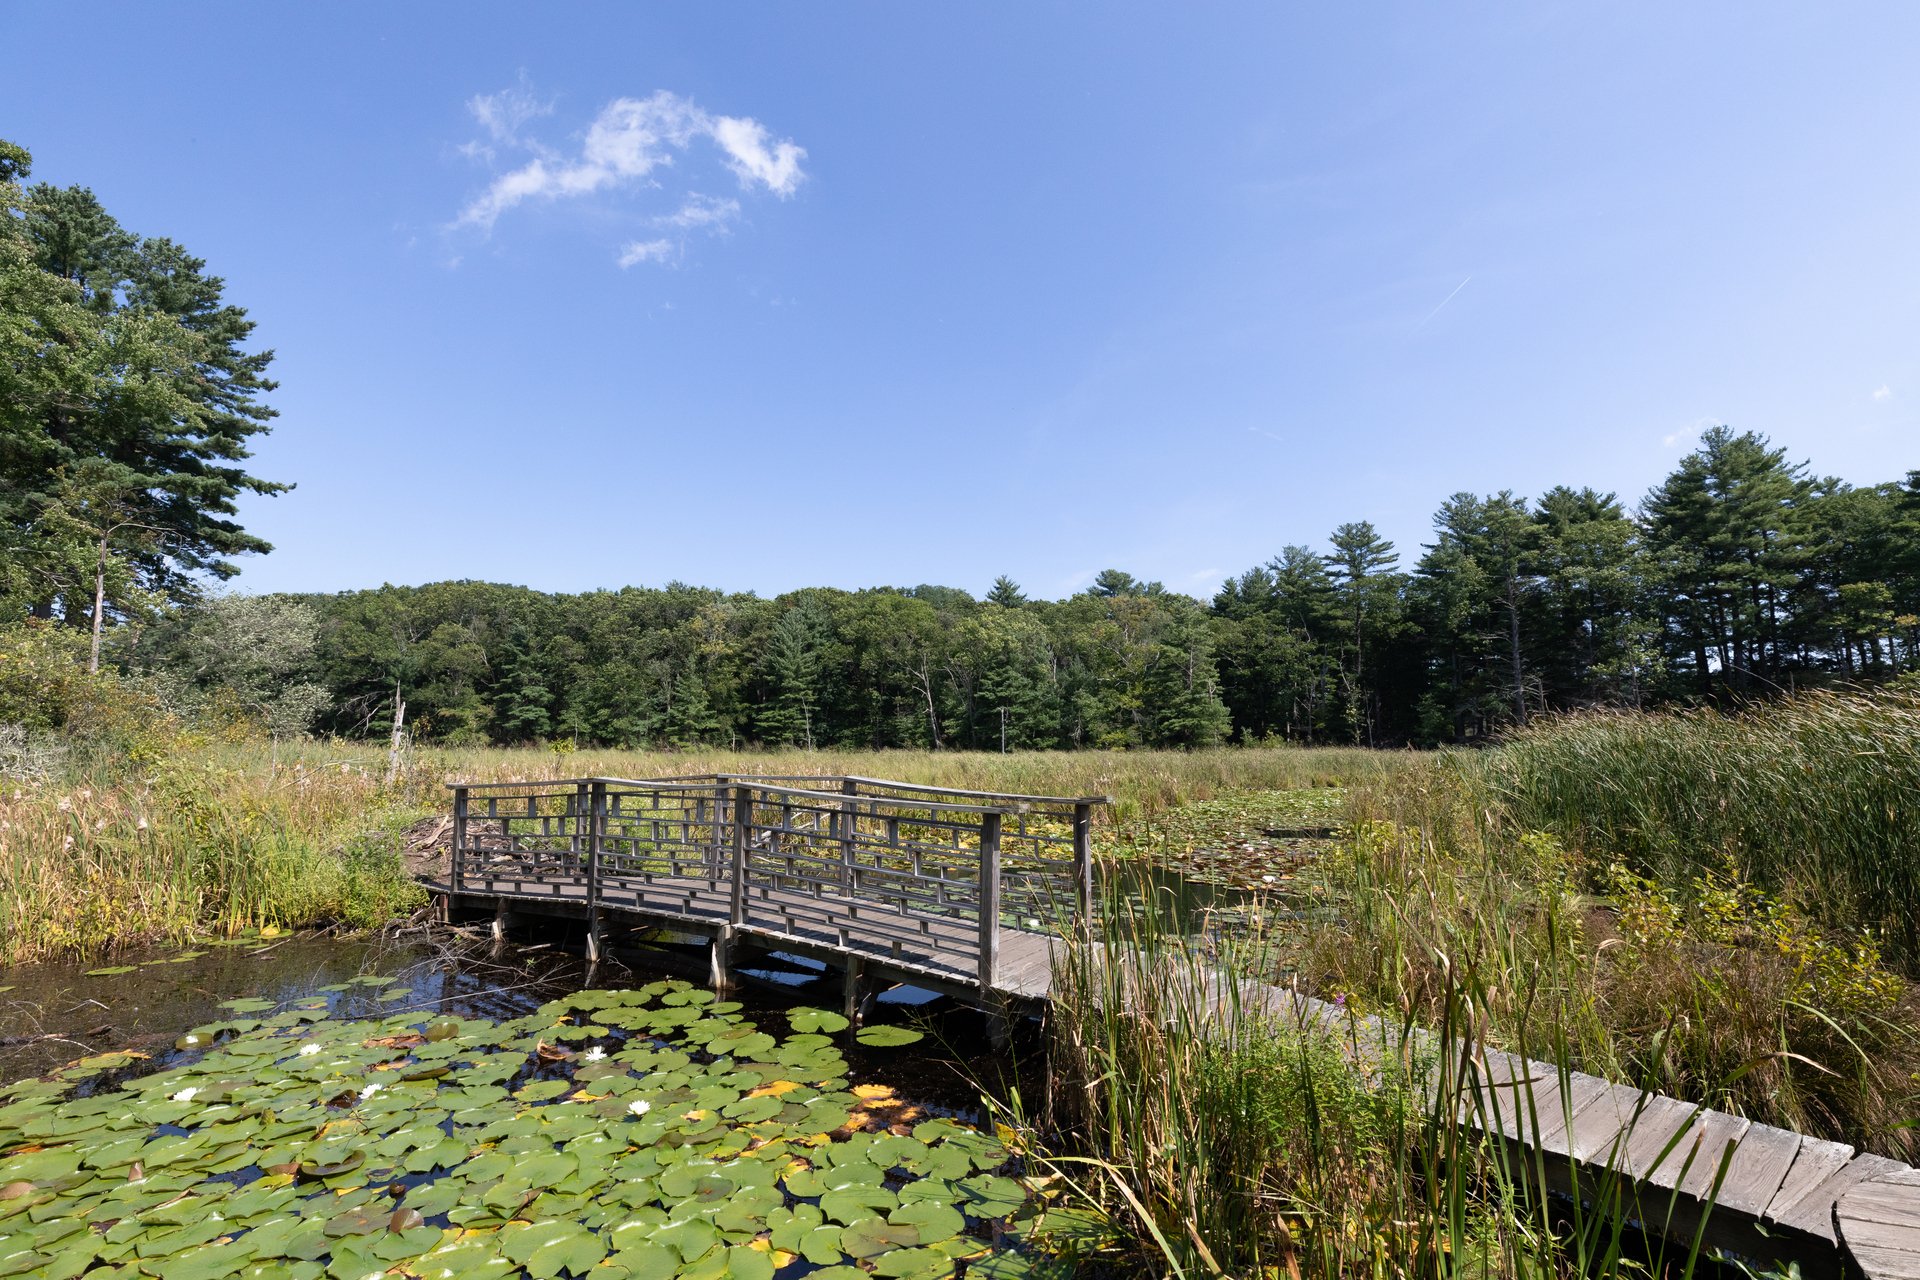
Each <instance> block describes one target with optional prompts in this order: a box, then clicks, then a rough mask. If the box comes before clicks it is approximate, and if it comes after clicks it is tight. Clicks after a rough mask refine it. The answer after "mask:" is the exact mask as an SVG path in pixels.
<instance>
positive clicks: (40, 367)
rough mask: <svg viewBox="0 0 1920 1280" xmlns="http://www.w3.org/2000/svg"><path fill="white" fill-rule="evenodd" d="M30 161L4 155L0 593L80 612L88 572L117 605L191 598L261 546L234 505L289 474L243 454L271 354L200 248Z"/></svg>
mask: <svg viewBox="0 0 1920 1280" xmlns="http://www.w3.org/2000/svg"><path fill="white" fill-rule="evenodd" d="M28 165H29V159H28V157H27V156H26V153H25V152H24V151H22V150H20V149H19V148H17V147H13V146H11V145H9V146H8V148H7V150H6V153H5V159H4V162H3V163H0V173H4V175H5V180H4V181H0V607H4V609H6V610H7V611H9V612H12V613H14V614H15V615H16V616H17V614H18V613H20V612H28V613H32V614H34V615H36V616H40V617H54V616H60V617H63V618H64V619H65V620H66V621H68V622H72V623H85V622H88V621H90V620H91V615H92V613H93V594H94V590H95V586H96V581H95V579H96V575H98V576H99V577H100V578H101V579H102V584H103V585H104V586H105V588H106V593H107V596H108V600H109V603H110V604H111V605H112V606H113V607H115V608H116V609H118V610H121V611H132V612H138V611H139V610H140V609H141V608H142V607H144V606H145V605H146V603H148V602H149V601H150V600H153V599H169V600H182V599H190V598H192V597H193V596H194V595H195V594H196V593H197V590H198V578H199V576H200V575H203V574H211V575H213V576H216V577H228V576H231V575H232V574H233V573H234V572H235V567H234V565H233V563H232V561H231V560H230V559H228V557H230V556H233V555H236V554H240V553H244V552H253V551H264V550H267V549H268V548H267V544H266V543H264V542H262V541H261V540H260V539H258V538H256V537H253V536H252V535H250V534H248V533H246V532H245V531H244V530H243V529H242V528H241V527H240V525H239V524H238V523H237V522H236V521H235V520H234V519H232V517H233V515H234V514H235V511H236V507H235V500H236V498H238V496H239V495H241V494H242V493H255V494H272V493H277V492H280V491H282V490H284V489H285V488H286V486H284V485H279V484H274V483H271V482H268V481H265V480H261V479H259V478H258V477H255V476H253V475H250V474H249V473H248V472H247V471H246V470H245V469H244V466H243V465H242V464H243V463H244V461H245V459H246V458H247V456H248V449H247V442H248V440H249V439H250V438H251V437H253V436H255V435H258V434H260V433H261V432H263V431H264V430H265V429H266V425H267V422H268V421H269V419H271V417H272V416H273V410H271V409H269V408H267V407H266V406H265V404H264V403H263V402H262V399H261V397H263V396H264V395H265V394H266V393H267V392H269V391H271V390H272V389H273V385H274V384H273V383H272V382H271V381H269V380H268V379H267V378H266V376H265V371H266V368H267V366H268V364H269V363H270V362H271V360H272V354H271V353H270V352H248V351H246V350H245V349H244V344H245V343H246V342H247V340H248V339H249V337H250V336H251V334H252V330H253V322H252V321H251V320H249V319H247V316H246V312H245V311H243V310H242V309H241V308H239V307H235V306H233V305H231V304H229V303H226V302H225V301H224V300H223V298H222V292H223V288H224V285H223V282H222V281H221V280H220V279H219V278H218V277H216V276H210V275H208V274H206V270H205V267H206V264H205V263H204V262H202V261H201V260H200V259H198V258H194V257H192V256H191V255H189V254H187V253H186V252H185V251H184V250H183V249H182V248H181V247H180V246H179V245H177V244H175V243H173V242H172V241H170V240H165V239H142V238H140V237H138V236H135V235H133V234H131V233H130V232H128V231H126V230H125V229H123V228H122V227H121V226H120V225H119V224H118V223H117V222H115V221H114V219H113V218H112V216H111V215H109V214H108V213H107V212H106V210H105V209H103V208H102V207H101V205H100V203H99V201H98V200H97V199H95V197H94V195H93V193H92V192H90V191H88V190H86V189H85V188H80V187H68V188H55V187H50V186H47V185H44V184H42V185H39V186H36V187H33V188H32V189H31V190H25V189H23V188H22V187H21V186H20V185H19V181H18V180H19V179H20V178H23V177H24V176H25V174H26V172H27V169H28Z"/></svg>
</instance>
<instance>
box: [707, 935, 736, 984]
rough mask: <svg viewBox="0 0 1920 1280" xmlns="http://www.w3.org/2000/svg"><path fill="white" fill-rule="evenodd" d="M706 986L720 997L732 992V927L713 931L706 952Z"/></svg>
mask: <svg viewBox="0 0 1920 1280" xmlns="http://www.w3.org/2000/svg"><path fill="white" fill-rule="evenodd" d="M707 985H708V986H710V987H712V988H713V989H714V990H715V991H718V992H720V993H721V994H722V995H724V994H726V993H727V992H729V991H732V990H733V926H732V925H730V924H723V925H721V926H720V927H719V928H718V929H716V930H714V933H713V941H712V942H711V943H710V944H709V946H708V950H707Z"/></svg>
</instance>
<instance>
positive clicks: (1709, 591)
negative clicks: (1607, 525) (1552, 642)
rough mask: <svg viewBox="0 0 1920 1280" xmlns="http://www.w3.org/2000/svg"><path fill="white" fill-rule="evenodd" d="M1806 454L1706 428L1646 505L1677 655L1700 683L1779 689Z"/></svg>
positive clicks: (1806, 487)
mask: <svg viewBox="0 0 1920 1280" xmlns="http://www.w3.org/2000/svg"><path fill="white" fill-rule="evenodd" d="M1811 492H1812V485H1811V482H1810V481H1809V480H1808V479H1807V477H1806V465H1805V464H1804V463H1789V462H1788V461H1787V457H1786V450H1784V449H1776V448H1774V447H1773V446H1772V445H1771V444H1770V443H1769V442H1768V441H1767V439H1766V437H1764V436H1760V435H1756V434H1754V433H1753V432H1751V431H1747V432H1742V433H1740V434H1739V435H1735V434H1734V432H1733V431H1732V430H1731V429H1730V428H1728V427H1725V426H1718V427H1713V428H1711V429H1709V430H1708V431H1707V432H1705V433H1704V434H1703V435H1702V436H1701V437H1700V447H1699V448H1698V449H1696V450H1694V451H1693V452H1692V453H1690V454H1688V455H1687V456H1686V457H1685V458H1683V459H1681V461H1680V465H1679V466H1678V467H1677V468H1675V470H1674V471H1673V473H1672V474H1671V475H1669V476H1668V477H1667V478H1666V480H1665V481H1663V482H1662V483H1661V484H1660V485H1659V486H1658V487H1656V488H1655V489H1654V490H1653V491H1652V492H1651V493H1649V494H1648V495H1647V498H1646V501H1645V502H1644V503H1643V504H1642V506H1641V518H1642V520H1643V522H1644V523H1645V526H1646V530H1647V538H1648V541H1649V543H1650V545H1651V547H1652V549H1653V551H1654V552H1655V555H1656V557H1657V558H1658V559H1659V561H1660V563H1661V570H1662V572H1661V587H1662V595H1663V597H1664V603H1665V606H1666V610H1667V618H1668V627H1669V633H1670V636H1671V640H1672V646H1673V649H1674V656H1675V658H1676V660H1677V661H1679V662H1681V663H1685V664H1688V665H1689V666H1690V667H1691V670H1692V672H1693V675H1694V679H1695V681H1696V684H1697V687H1698V688H1699V689H1700V691H1701V692H1703V693H1711V692H1715V691H1716V690H1719V691H1733V692H1745V691H1748V690H1751V689H1753V688H1754V687H1755V686H1756V685H1757V686H1760V687H1762V688H1767V689H1773V688H1777V687H1779V685H1778V681H1777V679H1776V677H1777V676H1779V675H1780V674H1781V673H1782V668H1783V665H1784V661H1785V659H1786V657H1787V653H1786V650H1785V647H1784V641H1785V639H1786V636H1785V633H1784V630H1783V625H1782V624H1783V622H1784V621H1785V606H1786V597H1787V593H1788V591H1789V590H1790V588H1791V587H1792V586H1793V583H1794V581H1795V578H1796V577H1797V575H1798V571H1799V568H1800V563H1801V557H1800V551H1801V548H1800V545H1799V536H1800V532H1801V530H1800V515H1801V510H1800V508H1801V506H1802V504H1804V502H1805V501H1806V500H1807V499H1808V498H1809V496H1810V495H1811Z"/></svg>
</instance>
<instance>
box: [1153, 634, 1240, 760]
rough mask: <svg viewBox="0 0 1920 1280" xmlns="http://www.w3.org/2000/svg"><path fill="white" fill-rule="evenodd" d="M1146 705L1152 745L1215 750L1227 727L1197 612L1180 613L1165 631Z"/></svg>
mask: <svg viewBox="0 0 1920 1280" xmlns="http://www.w3.org/2000/svg"><path fill="white" fill-rule="evenodd" d="M1146 701H1147V708H1148V712H1149V715H1150V718H1151V724H1152V731H1153V741H1154V745H1156V746H1168V747H1212V746H1218V745H1219V744H1220V743H1221V742H1223V741H1225V739H1226V736H1227V734H1228V732H1229V731H1230V730H1231V729H1232V728H1233V719H1232V716H1231V715H1230V714H1229V713H1228V711H1227V706H1226V704H1225V703H1224V702H1222V701H1221V700H1220V677H1219V673H1218V671H1217V670H1216V669H1215V666H1214V657H1213V634H1212V630H1211V628H1210V627H1209V626H1208V623H1207V619H1206V617H1205V616H1204V615H1203V614H1201V613H1200V612H1199V611H1198V610H1195V609H1192V608H1188V609H1184V610H1182V611H1180V613H1179V614H1178V615H1177V616H1176V617H1175V618H1174V620H1173V622H1172V624H1171V625H1170V626H1169V627H1168V628H1167V633H1166V635H1165V637H1164V638H1163V639H1162V641H1161V643H1160V645H1159V646H1158V651H1157V652H1156V654H1155V655H1154V659H1153V666H1152V667H1151V669H1150V670H1149V672H1148V675H1147V699H1146Z"/></svg>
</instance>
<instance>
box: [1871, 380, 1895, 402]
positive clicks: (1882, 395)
mask: <svg viewBox="0 0 1920 1280" xmlns="http://www.w3.org/2000/svg"><path fill="white" fill-rule="evenodd" d="M1873 398H1874V399H1875V400H1883V401H1884V400H1891V399H1893V388H1892V387H1890V386H1888V385H1887V384H1886V383H1884V382H1883V383H1881V384H1880V388H1879V390H1877V391H1875V392H1874V393H1873Z"/></svg>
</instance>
